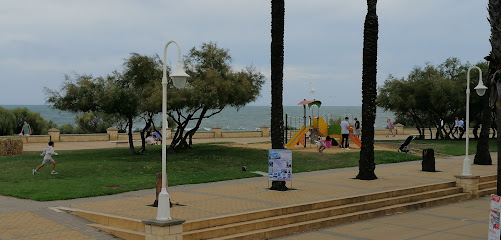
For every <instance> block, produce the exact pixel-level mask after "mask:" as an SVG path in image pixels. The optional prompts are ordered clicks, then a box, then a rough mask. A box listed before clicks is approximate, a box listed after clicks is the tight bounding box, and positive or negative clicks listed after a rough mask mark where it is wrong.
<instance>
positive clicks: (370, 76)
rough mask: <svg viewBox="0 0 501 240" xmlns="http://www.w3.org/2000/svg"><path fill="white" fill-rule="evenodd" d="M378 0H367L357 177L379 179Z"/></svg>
mask: <svg viewBox="0 0 501 240" xmlns="http://www.w3.org/2000/svg"><path fill="white" fill-rule="evenodd" d="M376 4H377V0H367V15H366V16H365V23H364V49H363V66H362V68H363V69H362V126H363V128H362V148H361V149H360V160H359V162H358V163H359V172H358V175H357V177H356V178H357V179H361V180H374V179H377V177H376V174H375V173H374V170H375V169H376V164H375V163H374V123H375V121H376V96H377V91H376V74H377V40H378V31H379V30H378V25H379V23H378V17H377V14H376Z"/></svg>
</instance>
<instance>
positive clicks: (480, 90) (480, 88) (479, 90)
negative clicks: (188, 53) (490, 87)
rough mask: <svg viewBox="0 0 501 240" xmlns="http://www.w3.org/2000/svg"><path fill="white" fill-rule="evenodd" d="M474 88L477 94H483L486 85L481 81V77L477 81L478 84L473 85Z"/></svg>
mask: <svg viewBox="0 0 501 240" xmlns="http://www.w3.org/2000/svg"><path fill="white" fill-rule="evenodd" d="M475 90H476V91H477V94H478V96H484V94H485V91H486V90H487V87H486V86H485V85H484V83H483V82H482V79H480V80H479V81H478V85H477V86H476V87H475Z"/></svg>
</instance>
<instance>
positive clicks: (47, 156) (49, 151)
mask: <svg viewBox="0 0 501 240" xmlns="http://www.w3.org/2000/svg"><path fill="white" fill-rule="evenodd" d="M52 155H56V156H57V155H58V154H57V153H56V152H54V142H53V141H50V142H49V146H47V147H46V148H45V149H44V150H43V152H42V154H40V156H43V161H42V164H40V166H38V167H37V168H36V169H33V171H32V173H33V175H35V174H36V173H37V171H38V170H40V168H42V167H43V166H45V164H47V163H48V162H51V163H52V171H51V172H50V174H57V172H56V171H54V169H55V168H56V161H54V159H52Z"/></svg>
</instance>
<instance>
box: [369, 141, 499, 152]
mask: <svg viewBox="0 0 501 240" xmlns="http://www.w3.org/2000/svg"><path fill="white" fill-rule="evenodd" d="M378 142H392V143H396V144H398V146H400V144H401V143H403V142H404V141H403V140H402V141H397V140H391V141H378ZM477 142H478V141H477V140H475V139H470V142H469V146H468V154H475V152H477ZM397 148H398V147H397ZM408 148H410V149H411V150H412V149H417V150H422V149H425V148H433V150H435V153H438V154H445V155H453V156H461V155H464V154H465V153H466V140H465V139H462V140H441V139H439V140H436V139H434V140H416V139H414V140H412V142H411V143H410V144H409V146H408ZM489 151H491V152H497V146H496V140H495V139H490V140H489Z"/></svg>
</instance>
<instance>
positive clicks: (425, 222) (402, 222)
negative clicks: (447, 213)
mask: <svg viewBox="0 0 501 240" xmlns="http://www.w3.org/2000/svg"><path fill="white" fill-rule="evenodd" d="M378 222H381V223H386V224H389V225H398V226H409V227H412V228H418V229H426V230H432V231H443V230H446V229H450V228H456V227H462V226H466V225H470V224H471V223H468V222H466V221H461V220H457V219H456V220H453V219H451V220H448V221H443V218H440V217H433V216H423V215H418V214H414V213H412V212H411V213H409V214H405V215H402V214H399V215H393V216H391V217H384V218H381V219H379V220H378ZM437 222H440V224H436V223H437Z"/></svg>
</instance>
